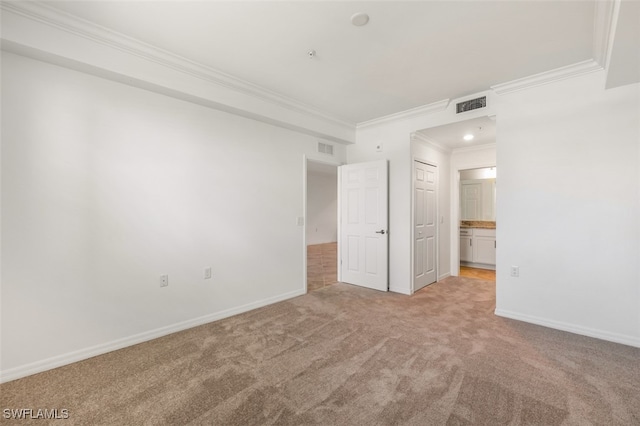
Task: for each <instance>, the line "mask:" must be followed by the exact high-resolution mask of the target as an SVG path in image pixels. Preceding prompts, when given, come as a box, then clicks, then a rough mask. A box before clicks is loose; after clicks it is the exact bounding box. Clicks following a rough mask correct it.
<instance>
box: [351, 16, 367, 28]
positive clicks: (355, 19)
mask: <svg viewBox="0 0 640 426" xmlns="http://www.w3.org/2000/svg"><path fill="white" fill-rule="evenodd" d="M367 22H369V15H367V14H366V13H362V12H358V13H356V14H354V15H353V16H352V17H351V23H352V24H353V25H355V26H356V27H362V26H364V25H367Z"/></svg>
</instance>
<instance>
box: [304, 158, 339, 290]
mask: <svg viewBox="0 0 640 426" xmlns="http://www.w3.org/2000/svg"><path fill="white" fill-rule="evenodd" d="M309 161H311V162H312V163H318V164H325V165H328V166H335V168H336V176H337V178H338V185H337V186H336V198H337V201H338V211H337V212H336V215H337V220H338V259H340V197H339V195H340V193H339V192H338V188H339V185H340V167H339V166H342V163H340V162H339V161H331V160H318V159H316V158H310V157H308V156H307V155H306V154H302V221H303V225H302V282H303V289H304V292H305V294H306V293H307V292H308V290H309V289H308V287H307V266H308V265H307V223H308V217H307V216H308V212H307V181H308V179H307V178H308V173H309V171H308V170H307V163H308V162H309ZM338 281H340V268H339V267H338Z"/></svg>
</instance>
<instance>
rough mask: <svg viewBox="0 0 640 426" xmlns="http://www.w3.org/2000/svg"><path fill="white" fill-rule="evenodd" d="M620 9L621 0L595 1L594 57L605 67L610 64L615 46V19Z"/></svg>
mask: <svg viewBox="0 0 640 426" xmlns="http://www.w3.org/2000/svg"><path fill="white" fill-rule="evenodd" d="M619 10H620V0H604V1H603V0H601V1H596V2H595V11H594V18H593V59H594V60H595V61H596V62H597V63H599V64H600V65H602V66H603V67H604V68H607V67H608V66H609V57H610V56H611V48H612V47H613V38H614V31H615V25H614V24H613V21H614V19H615V17H616V16H617V15H618V12H619Z"/></svg>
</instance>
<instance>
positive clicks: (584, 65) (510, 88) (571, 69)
mask: <svg viewBox="0 0 640 426" xmlns="http://www.w3.org/2000/svg"><path fill="white" fill-rule="evenodd" d="M603 69H604V68H603V66H602V65H600V64H599V63H598V62H596V61H594V60H593V59H588V60H586V61H582V62H578V63H575V64H572V65H567V66H565V67H560V68H556V69H553V70H550V71H545V72H541V73H539V74H535V75H532V76H529V77H524V78H519V79H517V80H513V81H509V82H506V83H500V84H495V85H493V86H491V89H493V91H494V92H495V93H496V94H498V95H504V94H506V93H512V92H517V91H519V90H524V89H529V88H532V87H536V86H542V85H544V84H549V83H554V82H556V81H560V80H564V79H567V78H571V77H577V76H579V75H583V74H589V73H592V72H596V71H602V70H603Z"/></svg>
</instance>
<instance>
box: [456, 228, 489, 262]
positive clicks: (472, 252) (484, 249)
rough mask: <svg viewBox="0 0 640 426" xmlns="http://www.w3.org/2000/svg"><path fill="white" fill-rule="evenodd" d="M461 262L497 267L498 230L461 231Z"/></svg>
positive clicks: (475, 229) (477, 229)
mask: <svg viewBox="0 0 640 426" xmlns="http://www.w3.org/2000/svg"><path fill="white" fill-rule="evenodd" d="M460 261H461V262H467V263H477V264H483V265H492V266H495V264H496V230H495V229H483V228H462V229H460Z"/></svg>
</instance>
